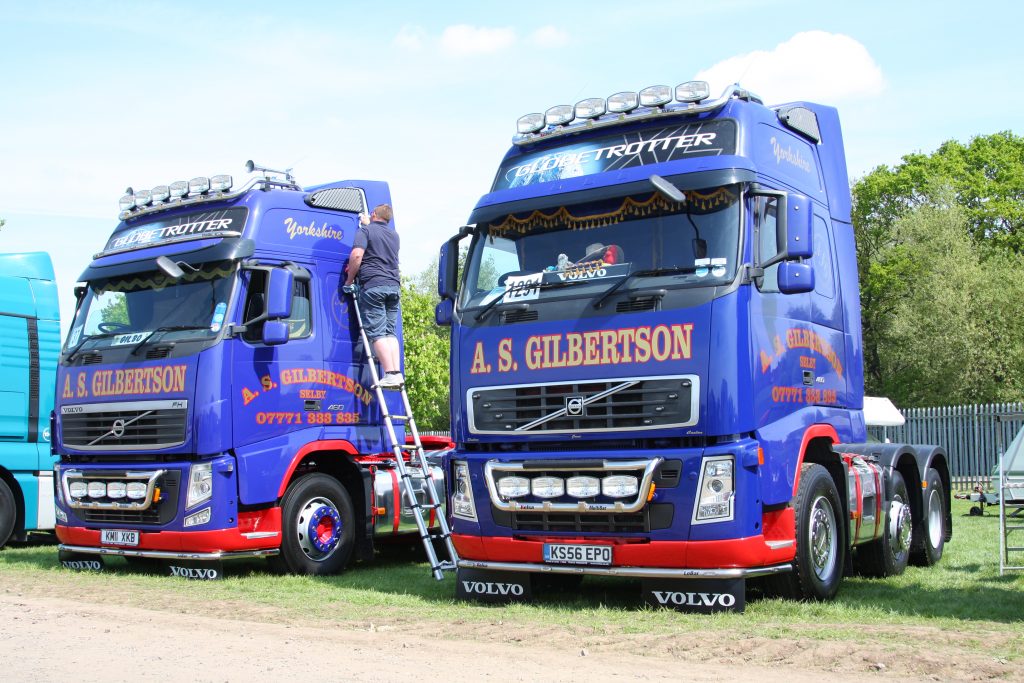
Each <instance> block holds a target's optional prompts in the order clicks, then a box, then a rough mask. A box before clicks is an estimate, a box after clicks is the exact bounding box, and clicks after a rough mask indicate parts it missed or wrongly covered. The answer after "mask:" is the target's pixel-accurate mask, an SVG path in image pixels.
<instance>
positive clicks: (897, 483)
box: [856, 471, 914, 578]
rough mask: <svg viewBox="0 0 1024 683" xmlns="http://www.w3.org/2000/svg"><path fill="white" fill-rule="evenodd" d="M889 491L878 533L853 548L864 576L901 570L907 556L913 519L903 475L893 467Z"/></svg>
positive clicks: (895, 574) (899, 572)
mask: <svg viewBox="0 0 1024 683" xmlns="http://www.w3.org/2000/svg"><path fill="white" fill-rule="evenodd" d="M892 492H893V495H892V500H890V501H889V504H888V506H887V508H886V512H885V518H884V519H883V524H884V525H885V526H884V530H883V532H882V537H881V538H880V539H878V540H877V541H872V542H871V543H866V544H865V545H862V546H860V547H858V548H857V563H856V564H857V571H858V572H859V573H861V574H863V575H864V576H874V577H879V578H881V577H886V576H897V575H899V574H902V573H903V570H905V569H906V568H907V562H908V561H909V560H910V540H911V537H912V536H913V529H914V520H913V517H912V515H911V512H910V495H909V494H908V493H907V484H906V482H905V481H903V475H901V474H900V473H899V472H896V471H894V472H893V473H892Z"/></svg>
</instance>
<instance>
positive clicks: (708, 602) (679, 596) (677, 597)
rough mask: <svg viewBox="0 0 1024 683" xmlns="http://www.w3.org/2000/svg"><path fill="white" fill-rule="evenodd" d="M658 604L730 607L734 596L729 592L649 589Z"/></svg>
mask: <svg viewBox="0 0 1024 683" xmlns="http://www.w3.org/2000/svg"><path fill="white" fill-rule="evenodd" d="M651 594H652V595H653V596H654V599H655V600H657V601H658V604H660V605H677V606H679V607H683V606H686V607H714V606H715V605H716V604H718V605H720V606H721V607H732V606H733V605H735V604H736V596H734V595H732V594H731V593H679V592H676V591H651Z"/></svg>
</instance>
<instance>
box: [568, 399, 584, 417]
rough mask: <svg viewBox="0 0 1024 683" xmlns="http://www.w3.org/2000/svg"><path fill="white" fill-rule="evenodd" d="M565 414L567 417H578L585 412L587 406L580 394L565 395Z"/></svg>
mask: <svg viewBox="0 0 1024 683" xmlns="http://www.w3.org/2000/svg"><path fill="white" fill-rule="evenodd" d="M565 414H566V415H568V416H569V417H580V416H582V415H586V414H587V407H586V406H585V405H584V404H583V397H582V396H566V397H565Z"/></svg>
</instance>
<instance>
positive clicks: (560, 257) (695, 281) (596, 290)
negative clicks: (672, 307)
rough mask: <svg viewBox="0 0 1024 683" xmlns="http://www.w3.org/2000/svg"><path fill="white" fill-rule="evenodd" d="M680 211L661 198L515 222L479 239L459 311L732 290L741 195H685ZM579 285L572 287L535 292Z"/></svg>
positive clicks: (503, 222) (485, 230) (485, 227)
mask: <svg viewBox="0 0 1024 683" xmlns="http://www.w3.org/2000/svg"><path fill="white" fill-rule="evenodd" d="M685 194H686V199H687V201H686V203H685V204H679V203H676V202H673V201H671V200H669V199H667V198H665V197H663V196H662V195H660V194H650V195H641V196H630V197H625V198H618V199H615V200H613V201H608V202H603V203H600V204H587V205H582V206H578V205H577V206H564V207H560V208H557V209H550V210H543V211H541V210H538V211H533V212H525V213H519V214H512V215H508V216H504V217H501V218H499V219H497V220H495V221H492V222H490V223H485V224H482V225H481V226H480V227H479V229H478V230H477V235H476V238H475V239H474V241H473V244H472V247H471V250H470V254H469V257H468V259H467V263H466V274H465V277H464V281H463V287H462V295H461V299H460V304H461V306H462V307H463V308H473V307H480V306H486V305H488V304H491V303H494V301H495V299H496V298H498V297H502V298H504V299H505V300H507V301H509V302H513V301H525V302H527V303H531V302H542V301H549V300H555V299H564V298H567V297H571V298H580V297H584V298H588V299H589V298H594V297H597V296H600V292H602V291H605V290H607V289H608V287H610V286H611V285H613V284H614V283H615V282H617V281H618V280H621V279H623V278H625V277H627V276H628V275H629V274H630V273H635V274H636V277H634V278H631V279H630V281H628V282H624V283H623V286H622V287H621V288H620V290H619V291H623V292H625V291H629V290H631V289H635V288H637V287H645V288H647V287H651V286H657V287H661V288H674V287H706V286H715V285H721V284H725V283H727V282H730V281H731V280H732V279H733V277H734V276H735V273H736V266H737V261H738V257H739V230H740V214H739V206H740V204H739V196H740V192H739V187H738V186H736V185H728V186H723V187H715V188H709V189H704V190H690V191H687V192H686V193H685ZM549 282H550V283H555V282H579V283H580V285H579V286H576V287H554V286H538V285H543V284H544V283H549Z"/></svg>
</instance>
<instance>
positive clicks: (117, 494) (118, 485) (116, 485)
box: [107, 481, 128, 500]
mask: <svg viewBox="0 0 1024 683" xmlns="http://www.w3.org/2000/svg"><path fill="white" fill-rule="evenodd" d="M126 495H128V484H126V483H125V482H123V481H112V482H110V483H109V484H107V498H110V499H113V500H120V499H121V498H124V497H125V496H126Z"/></svg>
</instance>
